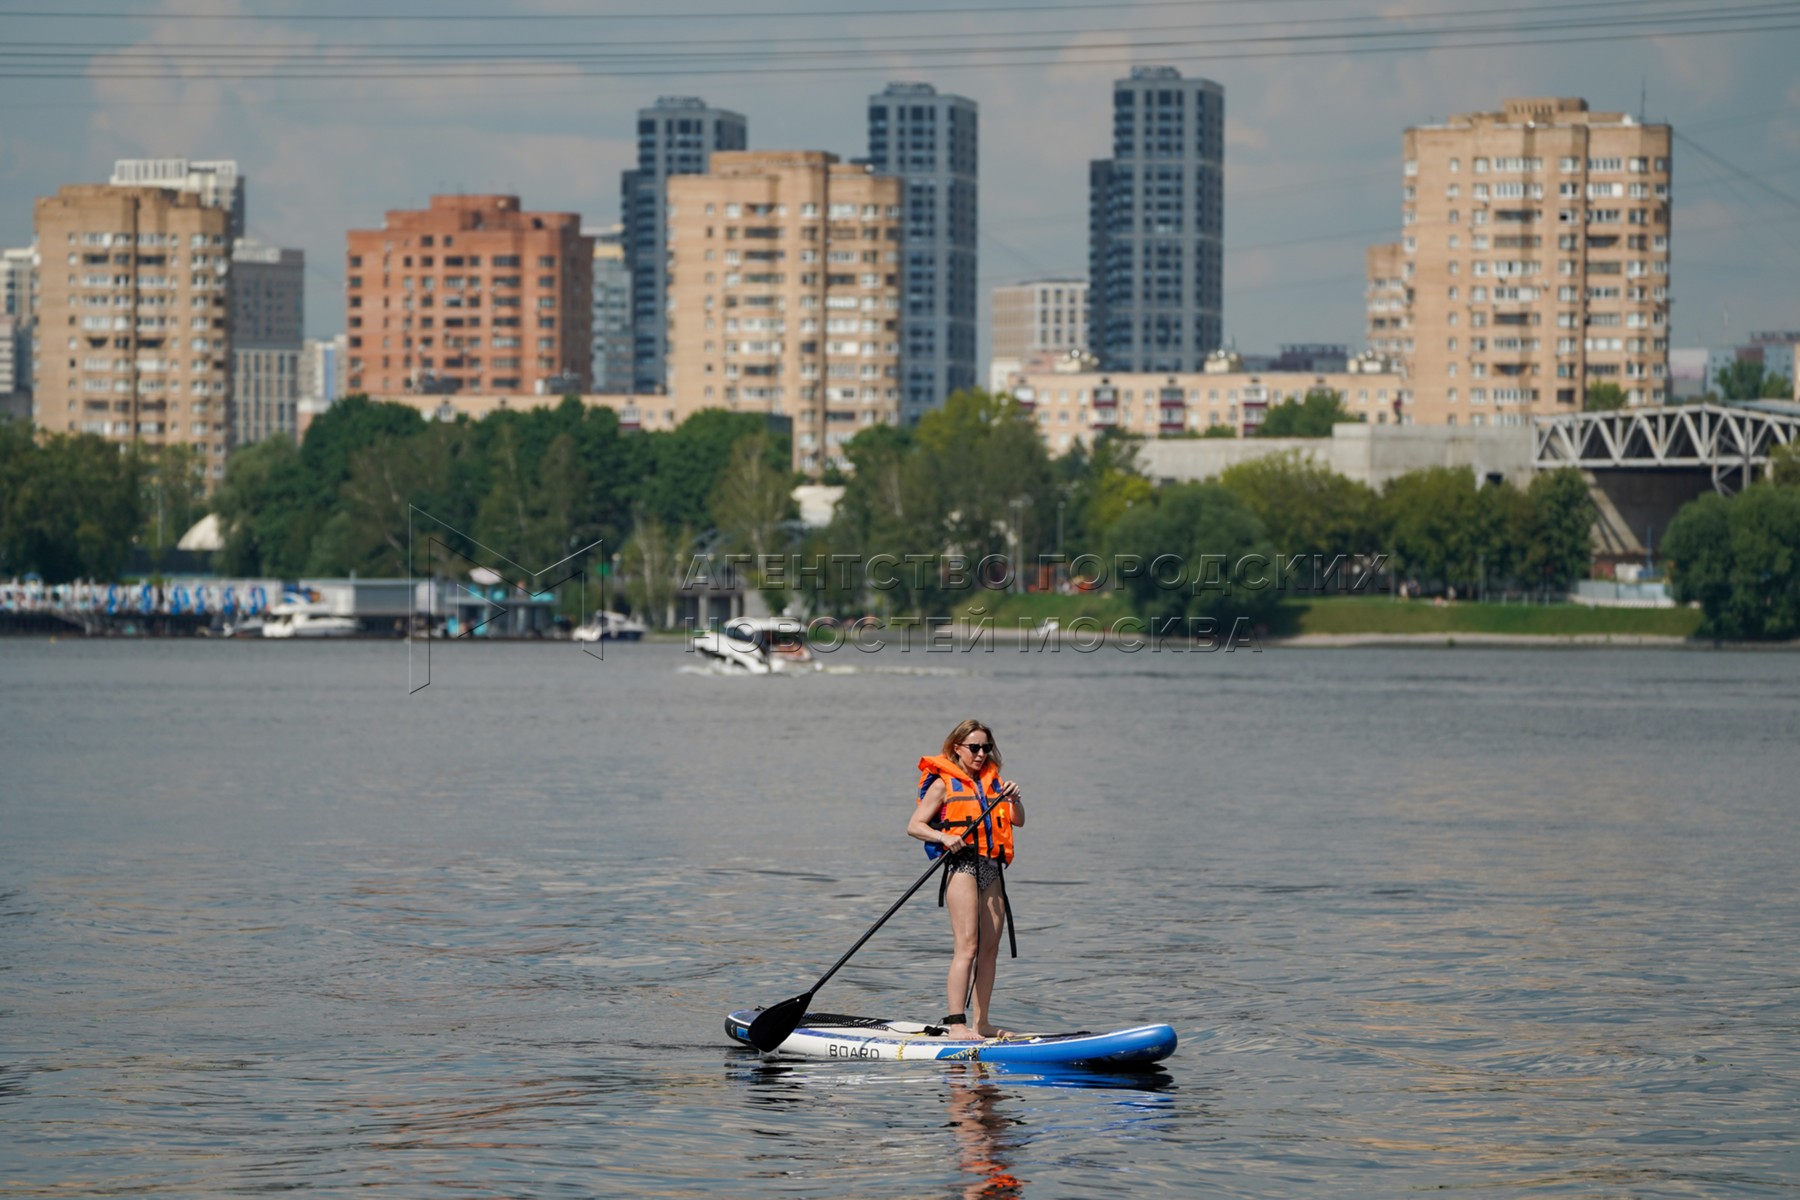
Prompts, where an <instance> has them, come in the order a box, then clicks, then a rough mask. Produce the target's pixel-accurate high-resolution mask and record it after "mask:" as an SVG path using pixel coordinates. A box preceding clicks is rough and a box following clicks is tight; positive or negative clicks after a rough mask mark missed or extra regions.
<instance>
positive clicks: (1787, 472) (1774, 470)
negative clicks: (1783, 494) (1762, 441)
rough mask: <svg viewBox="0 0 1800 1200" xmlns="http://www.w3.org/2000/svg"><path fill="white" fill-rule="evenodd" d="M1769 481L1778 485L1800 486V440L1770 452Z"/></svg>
mask: <svg viewBox="0 0 1800 1200" xmlns="http://www.w3.org/2000/svg"><path fill="white" fill-rule="evenodd" d="M1769 482H1770V483H1772V484H1774V485H1775V486H1776V487H1800V442H1792V443H1789V444H1788V445H1786V446H1777V447H1776V448H1775V449H1774V450H1772V451H1770V452H1769Z"/></svg>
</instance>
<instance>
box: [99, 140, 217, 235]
mask: <svg viewBox="0 0 1800 1200" xmlns="http://www.w3.org/2000/svg"><path fill="white" fill-rule="evenodd" d="M112 184H113V186H114V187H159V188H170V189H172V190H174V191H177V192H189V193H191V194H193V195H195V196H198V197H199V198H200V202H201V203H202V204H205V205H207V206H208V207H211V208H222V209H224V210H226V212H228V213H230V214H231V236H232V238H233V240H235V239H237V238H241V237H244V236H245V228H244V222H245V212H246V210H245V200H244V175H243V172H241V171H239V170H238V165H237V163H236V162H233V161H232V160H230V159H219V160H217V161H214V162H190V161H188V160H187V159H185V158H121V159H119V160H118V161H116V162H114V163H113V173H112Z"/></svg>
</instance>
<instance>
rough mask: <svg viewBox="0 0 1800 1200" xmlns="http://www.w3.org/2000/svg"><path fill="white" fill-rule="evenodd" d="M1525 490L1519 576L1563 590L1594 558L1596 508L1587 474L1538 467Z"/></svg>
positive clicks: (1582, 572)
mask: <svg viewBox="0 0 1800 1200" xmlns="http://www.w3.org/2000/svg"><path fill="white" fill-rule="evenodd" d="M1525 495H1526V497H1527V499H1528V500H1529V501H1530V503H1529V505H1528V511H1529V517H1528V524H1527V526H1526V528H1525V529H1524V531H1523V534H1522V537H1518V538H1517V542H1518V544H1520V545H1521V548H1522V551H1523V553H1522V555H1521V558H1520V562H1519V566H1520V575H1521V577H1522V580H1523V581H1529V582H1537V583H1542V584H1544V585H1546V586H1548V587H1551V588H1555V589H1556V590H1558V591H1563V590H1567V588H1568V587H1569V585H1570V584H1571V583H1573V582H1574V581H1575V580H1578V579H1584V578H1586V577H1587V573H1588V569H1589V568H1590V567H1591V566H1592V565H1593V562H1594V540H1593V538H1594V535H1593V529H1594V518H1595V515H1596V510H1595V507H1594V498H1593V495H1592V494H1591V493H1590V492H1589V490H1588V485H1587V480H1585V479H1583V478H1582V476H1581V472H1580V471H1577V470H1575V469H1574V468H1573V467H1562V468H1559V469H1557V470H1555V471H1539V472H1538V473H1537V474H1536V475H1534V476H1532V479H1531V486H1530V487H1528V488H1527V489H1526V492H1525Z"/></svg>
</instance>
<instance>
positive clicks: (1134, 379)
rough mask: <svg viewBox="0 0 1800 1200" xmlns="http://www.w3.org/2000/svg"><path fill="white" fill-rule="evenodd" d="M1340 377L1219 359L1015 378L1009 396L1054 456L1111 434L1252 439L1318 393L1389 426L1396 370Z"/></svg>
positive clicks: (1370, 367)
mask: <svg viewBox="0 0 1800 1200" xmlns="http://www.w3.org/2000/svg"><path fill="white" fill-rule="evenodd" d="M1346 368H1347V369H1345V370H1340V371H1264V370H1247V369H1245V367H1244V364H1243V360H1241V359H1239V358H1237V357H1236V356H1235V355H1230V354H1226V353H1223V352H1220V353H1216V354H1215V355H1213V357H1212V358H1211V359H1210V360H1209V361H1208V363H1207V365H1206V368H1205V369H1204V370H1201V371H1171V372H1161V371H1154V372H1150V371H1095V370H1086V371H1083V370H1063V371H1056V370H1052V371H1034V372H1020V373H1018V374H1015V375H1014V376H1013V377H1012V378H1011V379H1009V380H1008V381H1007V387H1006V390H1007V391H1008V392H1010V393H1011V394H1012V396H1013V398H1014V399H1015V400H1017V401H1018V402H1019V403H1020V404H1022V405H1024V406H1025V407H1026V408H1027V409H1028V410H1029V411H1030V412H1031V414H1032V419H1033V420H1034V421H1035V422H1036V423H1037V427H1038V435H1039V436H1040V437H1042V438H1043V439H1044V442H1045V444H1046V445H1047V446H1048V447H1049V448H1050V450H1051V451H1052V452H1053V453H1057V454H1061V453H1064V452H1066V451H1068V450H1069V449H1071V448H1072V447H1075V446H1078V445H1079V446H1087V445H1091V444H1092V443H1093V440H1094V438H1095V437H1097V436H1098V435H1100V434H1102V433H1105V432H1107V431H1109V430H1116V431H1118V432H1120V433H1131V434H1137V435H1139V436H1141V437H1148V438H1157V437H1189V436H1194V435H1197V434H1204V433H1205V432H1206V431H1208V430H1213V431H1215V432H1225V431H1229V432H1230V433H1231V434H1232V435H1233V436H1241V437H1249V436H1253V435H1254V434H1255V433H1256V431H1257V429H1258V427H1259V426H1261V424H1262V422H1263V418H1264V417H1265V416H1267V415H1268V411H1269V409H1270V408H1271V407H1273V406H1274V405H1277V404H1281V403H1284V402H1286V401H1289V400H1295V401H1298V400H1303V399H1305V397H1306V394H1307V393H1308V392H1310V391H1313V390H1316V389H1323V390H1327V391H1332V392H1336V393H1337V395H1338V401H1339V403H1340V404H1342V405H1343V406H1344V408H1345V409H1346V410H1348V411H1349V412H1350V413H1352V414H1354V415H1356V416H1359V417H1361V418H1362V419H1363V420H1364V421H1366V422H1367V423H1369V424H1371V425H1386V424H1389V423H1390V422H1393V423H1398V422H1397V421H1396V420H1395V418H1394V412H1395V408H1394V406H1395V403H1396V401H1397V399H1398V397H1399V393H1400V389H1401V386H1402V382H1403V381H1402V379H1401V376H1400V374H1399V372H1398V370H1397V364H1395V363H1393V362H1391V361H1388V360H1385V359H1382V358H1380V357H1377V356H1372V355H1361V356H1358V357H1357V358H1355V359H1353V360H1351V361H1350V362H1349V363H1348V364H1346Z"/></svg>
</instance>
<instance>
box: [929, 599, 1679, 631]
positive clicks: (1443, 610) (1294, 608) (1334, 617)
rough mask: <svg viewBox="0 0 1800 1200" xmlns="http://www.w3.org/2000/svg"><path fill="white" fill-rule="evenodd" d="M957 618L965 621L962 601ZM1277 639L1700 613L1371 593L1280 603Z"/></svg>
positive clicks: (1539, 627) (1065, 607)
mask: <svg viewBox="0 0 1800 1200" xmlns="http://www.w3.org/2000/svg"><path fill="white" fill-rule="evenodd" d="M985 604H986V607H987V609H988V616H989V619H990V620H992V621H993V623H994V624H995V625H996V626H999V627H1001V628H1006V629H1016V628H1017V627H1018V625H1019V622H1020V620H1021V619H1029V620H1030V621H1033V622H1036V621H1043V620H1046V619H1048V618H1050V617H1055V618H1056V619H1058V620H1059V621H1061V622H1062V623H1063V625H1065V626H1066V625H1068V623H1069V622H1070V621H1072V620H1074V619H1075V618H1077V617H1081V616H1087V617H1092V618H1095V619H1097V620H1099V621H1100V622H1101V623H1102V624H1107V623H1110V622H1112V621H1113V620H1115V619H1117V618H1119V617H1123V616H1128V615H1130V611H1131V610H1130V608H1129V607H1128V606H1127V605H1126V604H1125V601H1124V599H1123V598H1122V596H1121V595H1120V593H1118V592H1110V591H1108V592H1090V593H1085V594H1080V595H1074V596H1057V595H1049V594H1046V593H1041V592H1036V593H1031V594H1029V595H1016V596H1000V595H998V594H994V593H989V594H988V595H987V596H986V597H985ZM958 615H959V616H961V617H963V618H964V619H965V620H966V619H969V606H964V607H963V608H962V609H960V610H959V612H958ZM1271 624H1272V625H1273V628H1272V629H1271V630H1270V632H1271V633H1273V634H1275V635H1276V636H1278V637H1286V636H1292V635H1294V634H1307V633H1328V634H1355V633H1373V634H1382V633H1402V634H1403V633H1497V634H1522V635H1537V636H1544V637H1567V636H1569V635H1571V634H1609V633H1610V634H1621V635H1625V636H1656V637H1692V636H1694V633H1695V631H1696V630H1698V629H1699V627H1700V611H1699V610H1698V609H1693V608H1589V607H1587V606H1585V605H1580V604H1468V603H1458V604H1447V605H1444V606H1442V607H1439V606H1437V605H1435V604H1433V603H1432V602H1431V601H1429V600H1389V599H1387V598H1385V597H1378V596H1333V597H1329V598H1324V599H1316V600H1293V601H1288V602H1286V603H1284V604H1283V605H1282V606H1281V609H1280V611H1279V612H1278V614H1277V615H1276V618H1275V620H1274V621H1273V622H1272V623H1271Z"/></svg>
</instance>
